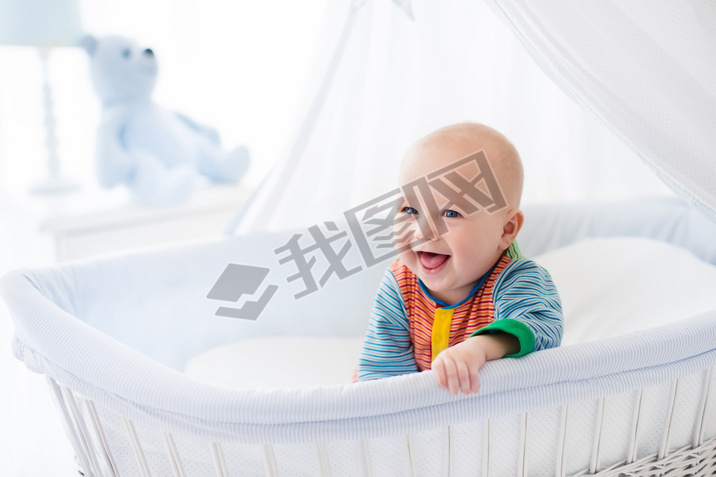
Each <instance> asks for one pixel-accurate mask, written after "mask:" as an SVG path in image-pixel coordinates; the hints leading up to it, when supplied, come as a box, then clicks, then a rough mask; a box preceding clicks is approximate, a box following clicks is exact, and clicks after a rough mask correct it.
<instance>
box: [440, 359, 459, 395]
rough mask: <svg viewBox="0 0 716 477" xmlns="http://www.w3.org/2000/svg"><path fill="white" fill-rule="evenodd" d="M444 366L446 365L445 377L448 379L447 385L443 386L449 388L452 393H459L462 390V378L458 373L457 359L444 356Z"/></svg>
mask: <svg viewBox="0 0 716 477" xmlns="http://www.w3.org/2000/svg"><path fill="white" fill-rule="evenodd" d="M443 366H444V367H445V379H446V381H447V385H446V386H443V387H444V388H445V387H446V388H448V390H449V391H450V394H457V392H458V391H459V390H460V378H459V377H458V374H457V366H456V365H455V361H454V360H453V359H449V358H443Z"/></svg>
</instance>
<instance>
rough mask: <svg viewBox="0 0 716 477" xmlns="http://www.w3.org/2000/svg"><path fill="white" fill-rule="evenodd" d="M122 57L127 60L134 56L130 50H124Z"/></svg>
mask: <svg viewBox="0 0 716 477" xmlns="http://www.w3.org/2000/svg"><path fill="white" fill-rule="evenodd" d="M122 56H123V57H125V58H129V57H130V56H132V50H130V49H129V48H125V49H124V50H122Z"/></svg>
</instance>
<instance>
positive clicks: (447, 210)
mask: <svg viewBox="0 0 716 477" xmlns="http://www.w3.org/2000/svg"><path fill="white" fill-rule="evenodd" d="M481 151H482V152H481ZM485 161H486V162H485ZM436 171H437V172H438V174H437V175H431V174H432V173H435V172H436ZM522 176H523V172H522V162H521V160H520V156H519V154H518V153H517V150H516V149H515V147H514V146H513V145H512V143H510V141H508V140H507V139H506V138H505V137H504V136H503V135H502V134H500V133H499V132H497V131H495V130H494V129H492V128H489V127H487V126H484V125H481V124H474V123H462V124H456V125H453V126H448V127H445V128H442V129H439V130H437V131H435V132H433V133H431V134H428V135H427V136H425V137H423V138H422V139H420V140H419V141H417V142H416V143H415V144H413V145H412V146H411V147H410V148H409V149H408V151H407V152H406V153H405V157H404V158H403V162H402V163H401V166H400V185H401V186H403V190H404V191H406V194H405V195H406V197H405V204H404V206H403V207H402V208H401V211H400V213H399V215H398V218H397V223H396V233H398V235H399V236H400V237H401V245H405V244H406V242H407V243H409V244H410V245H409V246H406V247H404V250H403V251H402V252H401V253H400V258H401V260H402V261H403V263H405V265H406V266H407V267H408V268H409V269H410V270H411V271H412V272H413V273H415V274H416V275H417V276H418V278H420V279H421V280H422V282H423V284H424V285H425V286H426V287H427V288H428V290H429V291H430V292H431V294H432V295H433V296H434V297H435V298H438V299H440V300H442V301H444V302H446V303H448V304H455V303H458V302H459V301H461V300H463V299H465V298H466V297H467V296H468V295H469V294H470V292H471V291H472V288H473V287H474V286H475V284H476V283H477V282H478V281H479V280H480V278H481V277H482V276H483V275H484V274H485V273H487V272H488V271H489V270H490V269H491V268H492V266H493V265H494V264H495V263H496V262H497V261H498V260H499V258H500V256H501V255H502V253H503V252H504V251H505V250H506V249H507V248H508V247H509V246H510V244H511V243H512V242H513V241H514V240H515V237H516V236H517V233H518V232H519V231H520V228H521V227H522V222H523V220H524V216H523V214H522V211H520V210H519V205H520V197H521V195H522ZM425 179H427V181H428V182H429V183H430V184H431V185H430V188H429V189H430V190H429V191H428V190H427V189H426V188H425V186H426V182H425V181H424V180H425ZM475 179H477V180H475ZM471 182H474V184H471ZM441 186H442V187H443V190H444V191H447V189H444V187H446V186H450V188H451V189H452V190H453V193H450V192H447V194H446V195H451V197H450V198H447V197H445V195H442V194H441V193H439V192H437V193H432V194H426V193H425V192H426V191H428V192H434V191H439V190H440V188H441ZM421 187H422V189H421ZM417 190H419V191H420V193H415V194H413V193H411V191H417ZM458 190H459V192H457V191H458ZM468 196H469V197H470V200H466V199H465V197H468ZM426 197H427V199H426ZM430 197H434V201H435V202H434V203H432V204H431V203H430V200H431V199H430ZM404 221H409V222H407V223H409V224H410V229H409V230H410V233H407V234H406V233H405V231H403V230H402V227H403V226H404V225H403V224H405V223H406V222H404ZM401 232H402V233H401Z"/></svg>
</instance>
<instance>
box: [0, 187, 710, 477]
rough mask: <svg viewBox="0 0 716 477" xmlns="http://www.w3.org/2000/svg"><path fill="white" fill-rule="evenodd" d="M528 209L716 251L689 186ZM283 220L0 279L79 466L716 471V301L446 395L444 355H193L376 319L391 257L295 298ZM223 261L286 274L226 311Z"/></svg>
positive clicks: (498, 365) (557, 236)
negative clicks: (252, 381) (215, 372)
mask: <svg viewBox="0 0 716 477" xmlns="http://www.w3.org/2000/svg"><path fill="white" fill-rule="evenodd" d="M526 214H527V216H528V217H529V221H528V222H527V224H526V225H525V228H524V229H523V232H522V233H521V239H520V243H521V247H522V249H523V251H524V252H525V253H526V254H528V255H532V256H533V255H535V254H538V253H541V252H544V251H547V250H551V249H555V248H556V247H560V246H563V245H566V244H569V243H573V242H576V241H579V240H581V239H583V238H585V237H599V236H618V235H640V236H644V237H652V238H656V239H660V240H663V241H668V242H672V243H674V244H676V245H678V246H680V247H683V248H685V249H687V250H690V251H692V252H693V253H694V254H695V255H697V256H698V257H700V258H701V259H703V260H705V261H707V262H711V263H716V241H714V240H713V237H716V225H714V224H712V223H710V222H709V221H707V220H706V219H704V218H703V217H701V216H700V215H698V214H696V213H695V212H693V211H692V210H691V209H690V208H689V207H687V206H686V205H685V204H683V203H681V202H680V201H678V200H676V199H673V200H666V199H660V200H653V201H645V200H641V201H630V202H619V203H606V204H595V205H585V204H575V205H561V206H540V207H532V208H529V209H528V210H527V211H526ZM289 237H290V235H289V234H285V233H282V234H265V235H252V236H243V237H233V238H227V239H222V240H217V241H212V242H206V243H199V244H194V245H187V246H182V247H176V248H171V249H163V250H157V251H151V252H146V253H136V254H130V255H119V256H116V257H108V258H103V259H99V260H93V261H85V262H79V263H73V264H67V265H62V266H56V267H52V268H47V269H41V270H31V271H17V272H14V273H11V274H9V275H6V276H5V277H3V278H2V281H1V282H0V285H1V288H0V291H1V293H2V297H3V299H4V300H5V301H6V302H7V304H8V306H9V308H10V311H11V314H12V316H13V318H14V320H15V324H16V336H15V338H14V341H13V350H14V353H15V355H16V356H17V357H18V358H19V359H21V360H23V361H24V362H25V364H26V365H27V367H28V368H30V369H31V370H33V371H35V372H39V373H43V374H45V375H46V376H47V377H48V381H49V383H50V385H51V388H52V391H53V394H54V397H55V398H56V401H57V404H58V408H59V410H60V412H61V415H62V419H63V421H64V424H65V426H66V430H67V434H68V436H69V438H70V440H71V441H72V444H73V446H74V448H75V452H76V458H77V462H78V465H79V467H80V469H81V471H82V473H83V474H84V475H97V476H99V475H103V476H109V475H125V476H127V475H129V476H133V475H142V476H146V475H152V476H162V475H174V476H209V475H218V476H228V475H237V476H245V475H246V476H254V475H255V476H259V475H261V476H303V475H306V476H308V475H310V476H389V477H393V476H398V475H406V476H409V475H410V476H413V475H420V476H437V475H444V476H447V475H449V476H462V475H465V476H467V475H482V476H488V475H490V476H506V475H537V476H542V475H545V476H551V475H558V476H561V475H575V474H579V475H582V474H586V473H590V474H596V475H613V476H616V475H711V474H712V473H713V472H716V464H715V461H716V376H714V373H713V369H714V365H715V364H716V310H714V311H711V312H709V313H706V314H703V315H700V316H694V317H692V318H689V319H686V320H683V321H679V322H677V323H674V324H671V325H667V326H664V327H658V328H654V329H650V330H647V331H642V332H637V333H632V334H628V335H624V336H619V337H616V338H609V339H604V340H597V341H592V342H587V343H582V344H577V345H573V346H565V347H561V348H557V349H552V350H546V351H541V352H536V353H533V354H531V355H528V356H526V357H523V358H519V359H503V360H499V361H495V362H490V363H487V364H486V365H485V367H484V368H483V371H482V373H481V383H482V390H481V391H480V393H478V394H477V395H470V396H463V395H461V396H450V395H449V394H448V393H447V392H446V391H445V390H443V389H441V388H439V387H438V386H437V384H436V382H435V379H434V377H433V375H432V373H431V372H424V373H418V374H413V375H406V376H401V377H396V378H390V379H385V380H379V381H372V382H366V383H358V384H346V385H333V386H318V387H297V388H286V389H273V390H261V389H253V390H246V389H243V390H242V389H233V388H230V387H222V386H215V385H210V384H205V383H202V382H200V381H197V380H194V379H192V378H190V377H187V376H186V375H184V374H183V373H182V372H180V371H181V370H182V369H183V367H184V365H185V364H186V362H187V360H188V359H190V358H191V357H192V356H195V355H197V354H199V353H201V352H202V351H205V350H207V349H209V348H212V347H214V346H217V345H220V344H224V343H228V342H232V341H235V340H237V339H241V338H248V337H260V336H272V335H312V336H360V335H361V334H362V333H363V330H364V328H365V326H366V320H367V316H368V312H369V309H370V306H371V302H372V297H373V295H374V292H375V288H376V285H377V283H378V281H379V277H380V276H381V275H382V273H383V270H384V266H383V265H377V266H375V267H371V268H369V269H368V270H367V271H364V272H362V273H358V274H355V275H353V276H351V277H348V278H345V279H343V280H331V281H329V282H328V283H327V284H326V286H325V287H324V289H323V290H322V291H321V292H320V293H314V294H311V295H308V296H306V297H304V298H301V299H299V300H294V298H293V294H294V293H295V292H296V288H295V287H292V286H289V285H287V282H286V279H287V278H288V277H289V276H290V275H291V274H292V273H294V270H293V268H292V267H284V266H278V265H277V262H276V260H277V259H276V255H275V254H274V253H273V250H274V249H275V248H277V247H279V246H281V245H283V244H285V243H286V241H287V240H288V238H289ZM354 248H355V247H354ZM353 258H356V257H355V256H353ZM347 259H348V260H350V259H351V256H350V255H349V256H348V257H347ZM229 263H240V264H247V265H256V266H265V265H267V264H272V265H271V266H270V268H271V271H270V273H269V275H268V277H267V282H268V283H274V284H277V285H279V289H278V291H277V292H276V294H275V295H274V296H273V298H272V299H271V300H270V301H269V304H268V306H267V307H266V309H265V310H264V311H263V313H262V314H261V315H260V317H259V318H258V319H257V320H255V321H249V320H240V319H232V318H222V317H218V316H215V314H214V313H215V311H216V309H217V306H218V305H221V303H219V302H217V301H214V300H210V299H208V298H207V297H206V296H207V293H208V291H209V290H210V289H211V288H212V286H213V285H214V283H215V282H216V280H217V278H218V276H219V275H220V274H221V272H222V271H223V270H224V268H225V267H226V266H227V264H229ZM654 299H655V300H658V299H659V296H654ZM683 299H688V297H683ZM614 305H615V306H618V303H615V304H614ZM256 366H260V363H256ZM667 470H668V473H666V472H667Z"/></svg>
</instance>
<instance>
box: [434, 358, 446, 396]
mask: <svg viewBox="0 0 716 477" xmlns="http://www.w3.org/2000/svg"><path fill="white" fill-rule="evenodd" d="M431 368H432V370H433V372H434V373H435V377H436V378H437V380H438V385H439V386H440V387H441V388H446V387H447V376H446V374H445V362H444V361H443V359H442V358H440V357H439V356H438V357H437V358H436V359H435V361H433V364H432V367H431Z"/></svg>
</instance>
